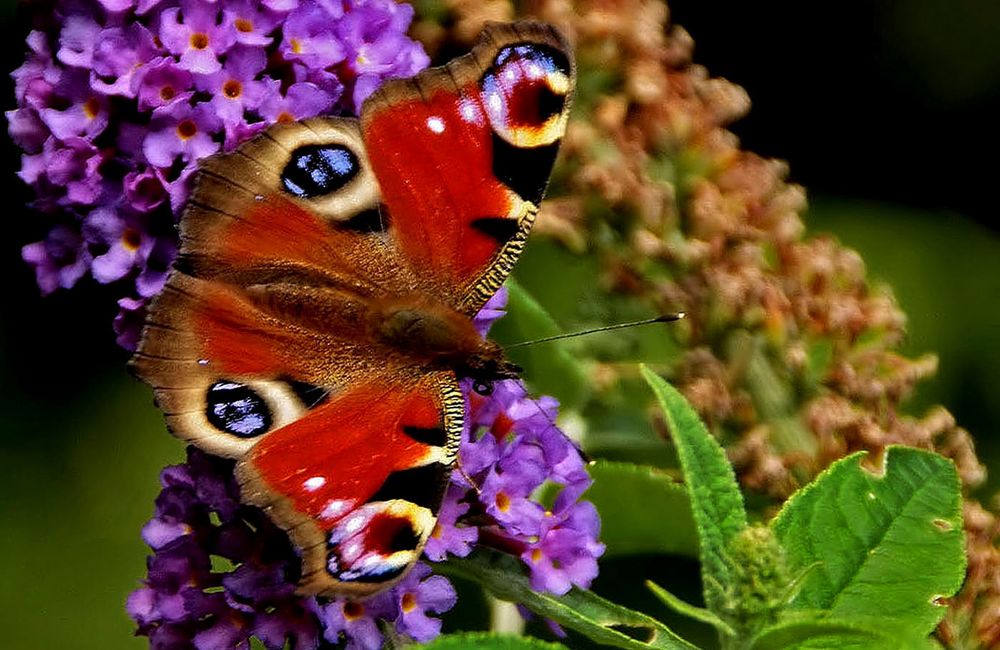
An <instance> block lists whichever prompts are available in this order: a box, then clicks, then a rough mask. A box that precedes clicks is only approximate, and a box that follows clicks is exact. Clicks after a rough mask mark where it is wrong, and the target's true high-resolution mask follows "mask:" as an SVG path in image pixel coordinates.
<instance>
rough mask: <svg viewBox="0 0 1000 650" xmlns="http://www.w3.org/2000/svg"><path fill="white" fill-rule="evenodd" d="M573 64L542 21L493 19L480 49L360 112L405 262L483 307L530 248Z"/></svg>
mask: <svg viewBox="0 0 1000 650" xmlns="http://www.w3.org/2000/svg"><path fill="white" fill-rule="evenodd" d="M574 75H575V72H574V66H573V63H572V58H571V57H570V56H569V54H568V52H567V47H566V44H565V41H564V40H563V39H562V37H561V36H560V35H559V34H558V32H556V31H555V30H554V29H553V28H552V27H550V26H548V25H541V24H537V23H515V24H513V25H491V26H489V27H487V29H486V31H485V32H484V33H483V37H482V39H481V41H480V43H479V44H478V45H477V46H476V47H475V48H474V49H473V51H472V52H471V53H470V54H467V55H465V56H463V57H459V58H458V59H455V60H454V61H452V62H450V63H449V64H447V65H446V66H444V67H442V68H433V69H430V70H427V71H425V72H422V73H420V74H418V75H417V76H416V77H414V78H412V79H399V80H392V81H389V82H387V83H385V84H384V85H383V86H382V88H381V89H379V90H378V91H377V92H376V93H375V94H374V95H372V97H371V98H369V99H368V101H367V102H366V103H365V105H364V107H363V109H362V114H361V126H362V133H363V137H364V140H365V147H366V149H367V151H368V155H369V158H370V159H371V163H372V166H373V169H374V170H375V175H376V176H377V177H378V179H379V184H380V187H381V190H382V201H383V203H384V204H385V205H386V207H387V212H388V214H389V220H390V223H391V225H392V231H393V233H394V235H395V236H396V239H397V241H398V245H399V247H400V249H401V252H402V254H403V257H404V258H405V259H406V261H407V262H408V263H409V264H410V265H411V266H412V267H413V268H414V269H415V270H416V271H417V272H418V273H419V274H420V276H421V277H424V278H428V279H429V280H430V282H429V283H428V285H429V286H428V288H427V290H428V291H431V292H436V293H438V294H440V295H441V297H442V298H444V299H447V300H448V301H450V302H451V304H453V305H454V306H456V307H459V308H461V309H463V310H464V311H465V312H466V313H468V314H470V315H471V314H474V313H475V312H477V311H478V310H479V308H480V307H482V305H483V303H485V301H486V300H488V299H489V297H490V296H492V295H493V293H495V292H496V290H497V289H498V288H499V287H500V285H501V284H502V283H503V281H504V279H505V278H506V277H507V275H508V274H509V273H510V270H511V268H512V266H513V264H514V262H515V261H516V259H517V256H518V255H519V254H520V252H521V250H522V248H523V246H524V241H525V239H526V237H527V235H528V231H529V230H530V229H531V226H532V224H533V222H534V218H535V214H536V213H537V211H538V204H539V202H540V201H541V198H542V194H543V193H544V191H545V187H546V185H547V183H548V178H549V174H550V172H551V170H552V165H553V163H554V161H555V156H556V153H557V150H558V146H559V143H560V141H561V139H562V136H563V134H564V132H565V128H566V120H567V118H568V113H569V106H570V101H571V97H572V88H573V84H574V78H575V77H574Z"/></svg>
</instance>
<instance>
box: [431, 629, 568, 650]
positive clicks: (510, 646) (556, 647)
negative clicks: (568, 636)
mask: <svg viewBox="0 0 1000 650" xmlns="http://www.w3.org/2000/svg"><path fill="white" fill-rule="evenodd" d="M420 647H421V648H426V649H427V650H466V649H468V648H471V649H473V650H565V648H566V646H564V645H563V644H561V643H549V642H547V641H540V640H538V639H533V638H531V637H525V636H511V635H509V634H487V633H484V632H467V633H465V634H446V635H444V636H440V637H438V638H436V639H434V640H433V641H431V642H430V643H425V644H424V645H422V646H420Z"/></svg>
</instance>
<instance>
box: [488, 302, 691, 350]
mask: <svg viewBox="0 0 1000 650" xmlns="http://www.w3.org/2000/svg"><path fill="white" fill-rule="evenodd" d="M684 316H685V313H684V312H682V311H679V312H677V313H676V314H663V315H662V316H657V317H656V318H647V319H645V320H636V321H630V322H628V323H617V324H615V325H605V326H604V327H595V328H592V329H587V330H581V331H579V332H569V333H567V334H556V335H554V336H546V337H545V338H541V339H534V340H531V341H521V342H520V343H514V344H512V345H508V346H506V347H505V349H507V350H512V349H514V348H523V347H525V346H528V345H535V344H537V343H548V342H549V341H559V340H562V339H571V338H575V337H577V336H585V335H587V334H596V333H597V332H610V331H611V330H620V329H625V328H626V327H639V326H640V325H652V324H653V323H672V322H674V321H678V320H681V319H682V318H684Z"/></svg>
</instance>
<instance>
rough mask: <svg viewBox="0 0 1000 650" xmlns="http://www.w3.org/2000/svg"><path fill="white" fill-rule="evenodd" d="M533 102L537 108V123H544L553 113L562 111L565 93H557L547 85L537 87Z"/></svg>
mask: <svg viewBox="0 0 1000 650" xmlns="http://www.w3.org/2000/svg"><path fill="white" fill-rule="evenodd" d="M535 102H536V104H535V105H536V106H537V110H538V124H545V123H546V122H547V121H548V120H549V118H550V117H552V116H553V115H558V114H560V113H562V110H563V107H564V106H565V105H566V95H560V94H557V93H555V92H553V91H552V90H551V89H550V88H549V87H548V86H542V87H541V88H539V89H538V94H537V95H536V97H535Z"/></svg>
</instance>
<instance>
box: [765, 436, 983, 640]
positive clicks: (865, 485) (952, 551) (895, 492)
mask: <svg viewBox="0 0 1000 650" xmlns="http://www.w3.org/2000/svg"><path fill="white" fill-rule="evenodd" d="M864 457H865V454H864V453H858V454H854V455H852V456H848V457H847V458H843V459H841V460H840V461H838V462H836V463H834V464H833V465H831V466H830V467H829V468H828V469H827V470H826V471H825V472H823V473H822V474H821V475H820V476H819V477H817V479H816V480H815V481H814V482H813V483H812V484H810V485H808V486H806V487H805V488H803V489H802V490H800V491H799V492H798V493H797V494H795V495H793V496H792V498H791V499H789V501H788V502H787V503H786V504H785V507H784V508H783V509H782V511H781V512H780V513H779V515H778V516H777V517H776V518H775V519H774V521H773V522H772V523H771V527H772V529H773V530H774V531H775V533H776V534H777V536H778V538H779V539H780V540H781V542H782V544H783V546H784V548H785V550H786V552H787V553H788V560H789V562H790V564H791V565H792V566H793V567H795V568H798V569H804V568H806V567H809V566H812V565H816V567H815V569H814V570H812V571H810V572H809V574H808V575H807V576H805V578H804V580H803V583H802V587H801V590H800V591H799V592H798V595H797V596H796V598H795V600H794V601H793V602H792V607H793V608H795V609H810V610H825V611H828V612H829V613H830V615H831V616H837V617H841V618H844V619H847V620H850V619H853V618H856V617H863V616H872V615H874V614H875V613H878V615H879V616H884V617H886V619H887V620H891V621H893V622H894V623H898V624H899V625H900V626H901V627H905V628H907V629H912V630H917V631H919V632H921V633H923V634H925V635H926V634H929V633H930V632H931V631H932V630H933V629H934V627H935V626H936V625H937V624H938V622H940V620H941V618H942V617H943V616H944V613H945V606H944V605H943V604H940V603H938V602H937V599H939V598H941V597H943V596H946V595H949V594H952V593H954V592H955V591H956V590H957V589H958V588H959V586H961V584H962V579H963V577H964V575H965V555H964V550H963V549H964V535H963V532H962V504H961V496H960V492H959V481H958V474H957V473H956V471H955V466H954V465H953V464H952V463H951V461H949V460H947V459H945V458H942V457H940V456H936V455H934V454H931V453H928V452H926V451H921V450H918V449H910V448H905V447H890V448H889V449H888V450H887V451H886V454H885V459H884V461H883V467H882V469H881V474H880V475H876V474H873V473H871V472H870V471H868V470H866V469H864V468H863V467H862V465H861V461H862V459H863V458H864Z"/></svg>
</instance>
